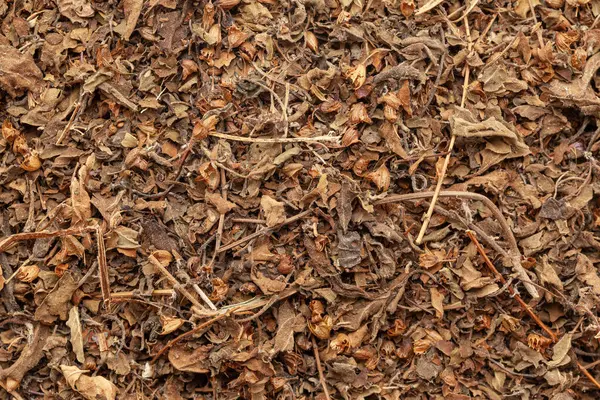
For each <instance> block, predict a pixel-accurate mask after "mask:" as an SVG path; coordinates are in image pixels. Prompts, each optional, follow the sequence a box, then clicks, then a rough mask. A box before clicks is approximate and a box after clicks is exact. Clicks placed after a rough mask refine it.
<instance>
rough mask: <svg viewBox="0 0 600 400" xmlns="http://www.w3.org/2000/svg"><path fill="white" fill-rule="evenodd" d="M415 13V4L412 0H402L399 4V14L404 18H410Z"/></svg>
mask: <svg viewBox="0 0 600 400" xmlns="http://www.w3.org/2000/svg"><path fill="white" fill-rule="evenodd" d="M414 11H415V2H414V0H402V1H401V2H400V12H401V13H402V15H404V16H405V17H406V18H408V17H410V16H411V15H412V14H413V12H414Z"/></svg>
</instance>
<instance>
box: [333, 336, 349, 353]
mask: <svg viewBox="0 0 600 400" xmlns="http://www.w3.org/2000/svg"><path fill="white" fill-rule="evenodd" d="M329 347H330V348H331V350H333V351H335V353H336V354H341V353H344V352H346V351H348V349H350V338H349V337H348V335H346V334H345V333H338V335H337V336H336V337H335V338H333V340H332V341H331V342H330V343H329Z"/></svg>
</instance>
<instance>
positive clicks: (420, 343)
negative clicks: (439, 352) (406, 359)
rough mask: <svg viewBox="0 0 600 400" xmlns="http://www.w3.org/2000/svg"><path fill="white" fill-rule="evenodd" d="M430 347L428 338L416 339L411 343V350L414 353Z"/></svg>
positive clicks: (420, 352) (424, 351)
mask: <svg viewBox="0 0 600 400" xmlns="http://www.w3.org/2000/svg"><path fill="white" fill-rule="evenodd" d="M430 347H431V341H430V340H429V339H417V340H415V342H414V343H413V352H414V353H415V354H423V353H426V352H427V350H429V348H430Z"/></svg>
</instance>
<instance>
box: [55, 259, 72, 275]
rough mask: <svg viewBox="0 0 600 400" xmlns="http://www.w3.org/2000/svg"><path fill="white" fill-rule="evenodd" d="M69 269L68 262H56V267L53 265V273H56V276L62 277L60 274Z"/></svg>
mask: <svg viewBox="0 0 600 400" xmlns="http://www.w3.org/2000/svg"><path fill="white" fill-rule="evenodd" d="M68 269H69V264H68V263H62V264H58V265H57V266H56V267H54V273H55V274H56V276H58V277H59V278H62V276H63V275H64V274H65V272H66V271H67V270H68Z"/></svg>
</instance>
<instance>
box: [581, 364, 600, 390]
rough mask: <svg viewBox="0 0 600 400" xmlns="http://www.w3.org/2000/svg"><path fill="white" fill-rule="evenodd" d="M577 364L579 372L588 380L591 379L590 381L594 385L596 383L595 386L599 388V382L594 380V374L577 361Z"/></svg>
mask: <svg viewBox="0 0 600 400" xmlns="http://www.w3.org/2000/svg"><path fill="white" fill-rule="evenodd" d="M577 366H578V367H579V369H580V370H581V372H583V374H584V375H585V376H586V377H587V378H588V379H589V380H590V381H592V383H593V384H594V385H596V387H597V388H598V389H600V383H598V381H597V380H596V378H594V376H593V375H592V374H590V371H588V370H587V369H585V367H584V366H583V365H581V364H580V363H579V362H577Z"/></svg>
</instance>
